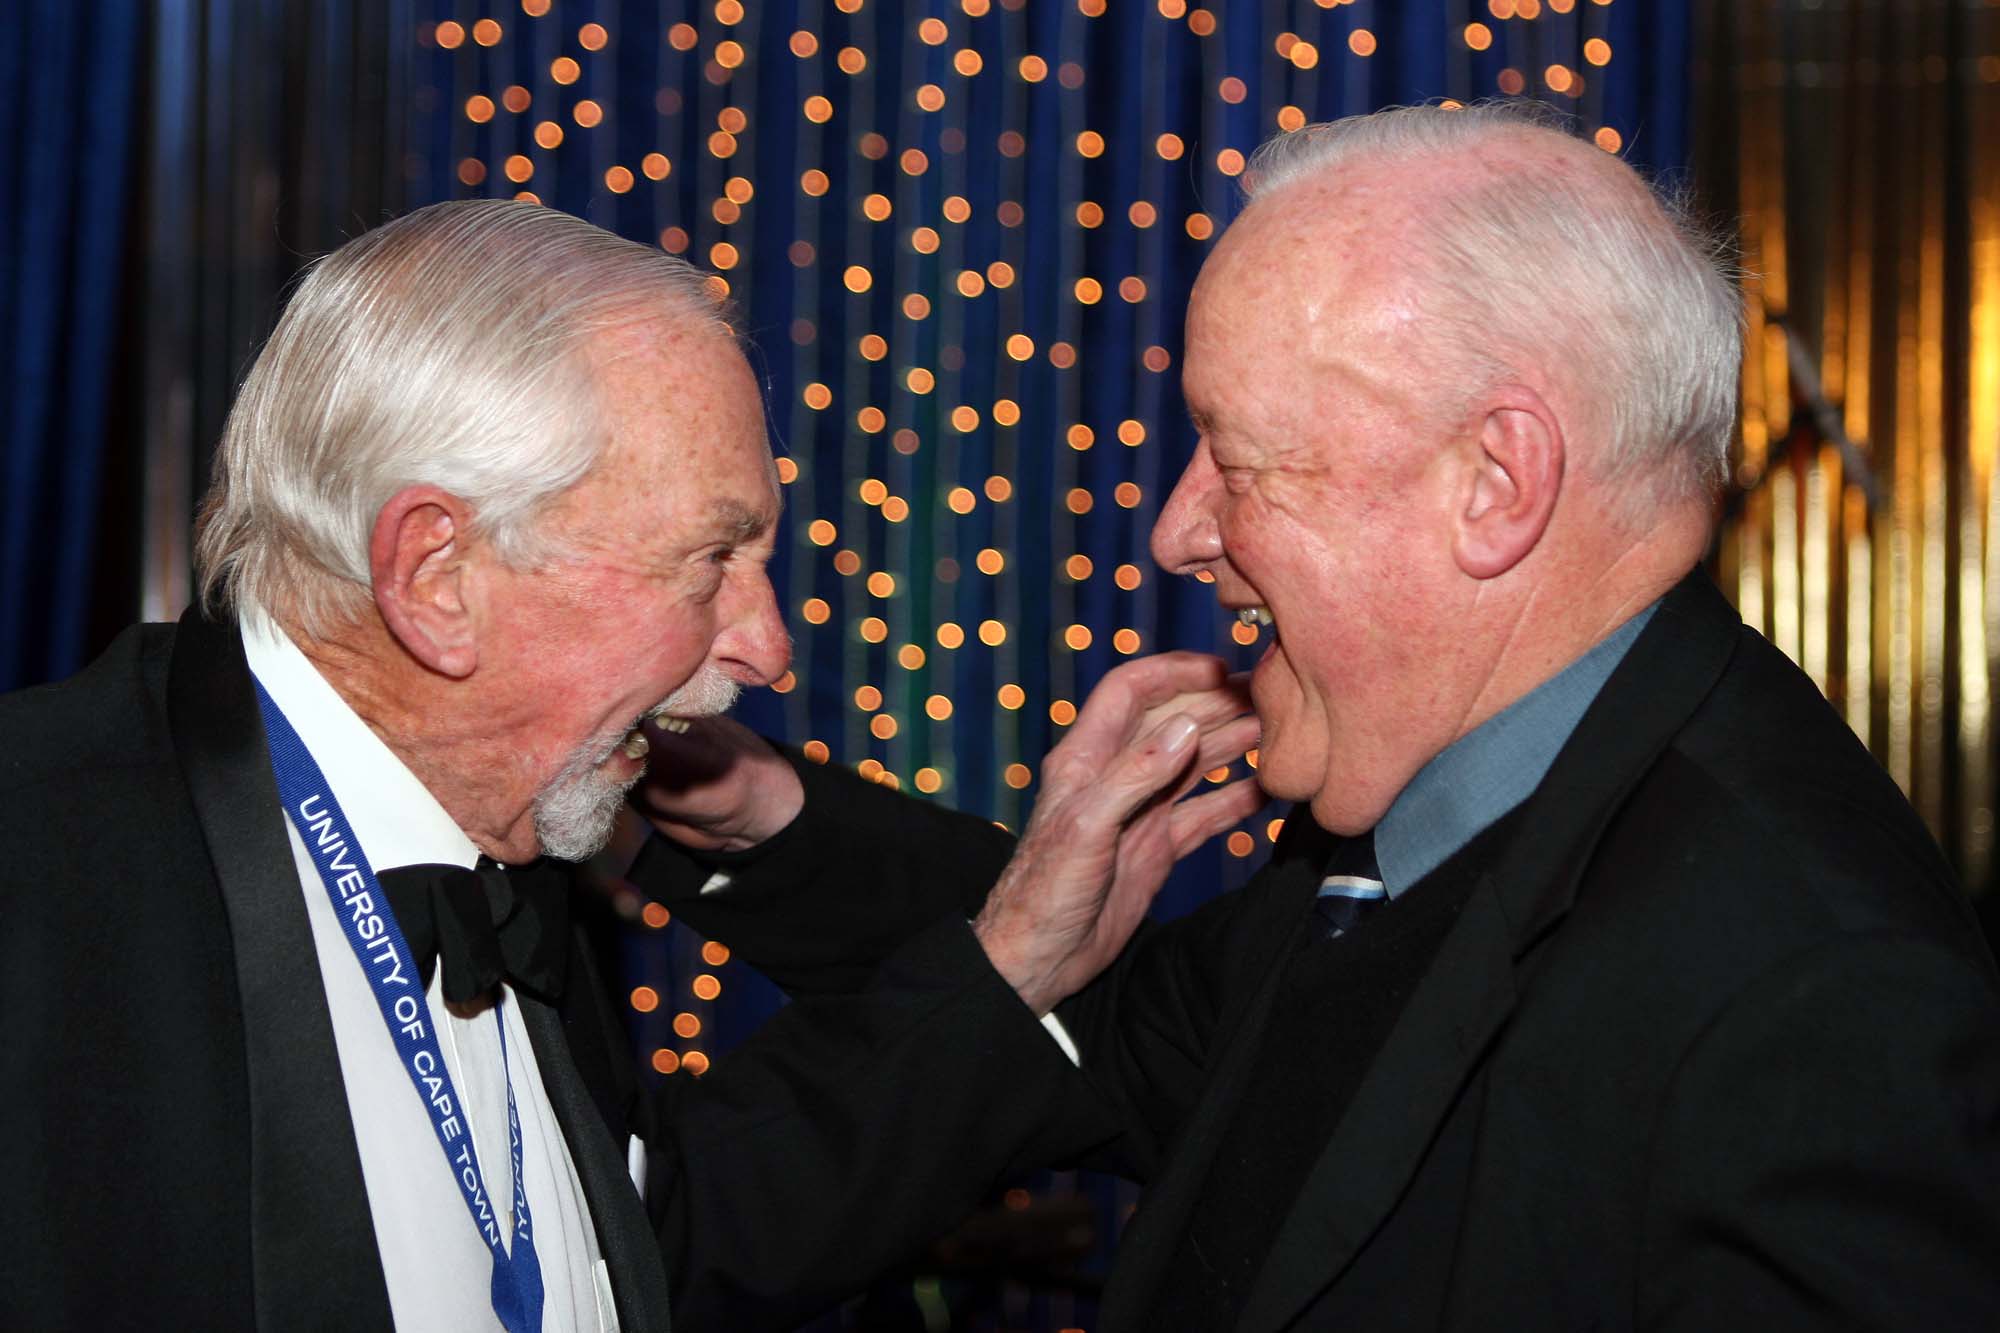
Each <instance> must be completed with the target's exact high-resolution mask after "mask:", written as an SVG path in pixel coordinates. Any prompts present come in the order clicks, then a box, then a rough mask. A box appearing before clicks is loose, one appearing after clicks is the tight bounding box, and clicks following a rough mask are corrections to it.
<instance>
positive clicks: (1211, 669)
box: [1070, 652, 1228, 748]
mask: <svg viewBox="0 0 2000 1333" xmlns="http://www.w3.org/2000/svg"><path fill="white" fill-rule="evenodd" d="M1227 679H1228V672H1227V669H1226V668H1225V667H1224V665H1223V662H1222V659H1221V658H1219V657H1211V656H1209V655H1207V654H1206V653H1188V652H1172V653H1156V654H1154V655H1153V656H1151V657H1142V658H1139V659H1138V660H1137V661H1133V662H1127V663H1125V664H1123V665H1122V666H1118V667H1114V668H1113V669H1112V670H1111V671H1109V672H1108V673H1106V675H1105V677H1104V679H1103V680H1101V681H1099V682H1098V683H1097V688H1096V689H1094V690H1092V691H1091V692H1090V697H1089V698H1088V699H1086V700H1084V703H1083V711H1082V712H1081V713H1080V714H1079V715H1078V716H1077V720H1076V724H1075V725H1074V727H1072V728H1071V733H1070V735H1071V739H1076V738H1079V737H1081V738H1085V739H1087V740H1101V741H1103V742H1106V743H1108V744H1109V745H1110V746H1111V747H1113V748H1116V747H1119V746H1121V745H1123V744H1124V743H1125V742H1126V741H1127V740H1128V739H1129V738H1130V736H1131V735H1132V733H1133V732H1134V731H1135V730H1136V729H1138V728H1139V726H1140V725H1141V724H1142V722H1143V721H1144V719H1145V715H1146V713H1147V712H1148V711H1149V710H1151V709H1153V708H1155V707H1157V706H1158V705H1160V704H1164V703H1167V702H1169V701H1170V700H1172V699H1174V698H1175V697H1177V696H1179V695H1193V694H1197V693H1200V692H1202V691H1207V690H1214V689H1218V688H1221V687H1222V686H1223V684H1224V682H1225V681H1226V680H1227ZM1163 716H1164V715H1163Z"/></svg>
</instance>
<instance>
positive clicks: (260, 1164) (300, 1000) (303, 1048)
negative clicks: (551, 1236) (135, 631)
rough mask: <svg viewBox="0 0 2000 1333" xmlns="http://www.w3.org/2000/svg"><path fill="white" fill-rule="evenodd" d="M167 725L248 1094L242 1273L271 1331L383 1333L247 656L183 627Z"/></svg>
mask: <svg viewBox="0 0 2000 1333" xmlns="http://www.w3.org/2000/svg"><path fill="white" fill-rule="evenodd" d="M167 716H168V725H169V727H170V728H171V730H172V732H173V737H174V747H175V752H176V754H177V755H178V756H179V759H180V764H181V768H182V772H183V773H184V775H185V776H186V779H187V786H188V792H189V794H190V796H191V797H192V799H193V803H194V808H195V814H196V817H197V819H198V820H199V821H200V824H201V831H202V836H203V838H204V840H205V841H206V843H207V846H208V855H209V861H210V863H211V864H212V865H213V866H214V867H215V878H216V883H217V885H218V887H219V888H220V889H221V892H222V898H223V902H224V905H225V908H226V910H227V912H228V916H229V929H230V935H231V942H232V945H233V948H234V954H235V966H236V984H237V993H238V997H239V1000H240V1002H241V1004H242V1009H243V1033H244V1053H243V1054H244V1067H245V1072H246V1074H247V1076H248V1086H249V1093H250V1134H249V1151H250V1227H251V1270H252V1282H253V1285H254V1288H255V1291H254V1300H255V1305H256V1311H257V1323H258V1325H259V1326H260V1327H266V1328H303V1327H333V1328H386V1327H388V1326H389V1324H390V1322H391V1321H390V1314H389V1293H388V1289H387V1287H386V1286H385V1284H384V1282H383V1278H382V1263H381V1256H380V1253H379V1251H378V1249H377V1246H376V1242H375V1227H374V1222H373V1220H372V1218H371V1215H370V1213H369V1210H368V1192H367V1188H366V1186H365V1185H364V1183H363V1181H362V1176H361V1158H360V1154H359V1152H358V1150H357V1149H356V1147H355V1144H354V1126H353V1124H352V1123H351V1122H350V1120H349V1119H348V1115H347V1089H346V1085H345V1084H344V1083H343V1082H342V1080H341V1076H340V1056H339V1053H338V1051H337V1050H336V1049H335V1047H334V1043H333V1020H332V1018H331V1017H330V1016H329V1015H328V1013H327V1007H326V996H325V993H324V992H323V990H322V989H321V987H320V985H319V973H318V969H317V967H316V965H315V963H314V957H315V953H314V947H313V938H312V927H311V925H310V924H309V923H308V921H307V919H306V908H305V902H304V900H303V899H302V898H301V897H300V893H299V887H298V870H297V867H296V866H295V865H294V863H293V861H292V849H291V844H290V842H289V841H288V840H287V838H286V835H285V824H284V814H283V807H282V805H281V803H280V801H279V799H278V788H277V782H276V780H275V779H274V778H273V777H272V775H271V764H270V757H269V754H268V752H267V751H266V749H265V746H264V728H263V724H262V722H261V721H260V719H259V718H258V715H257V705H256V699H255V696H254V694H253V693H252V691H251V685H250V671H249V668H248V666H246V665H245V663H244V659H243V645H242V641H241V639H240V638H238V636H237V633H236V631H235V629H234V628H233V627H230V628H223V627H221V626H217V625H213V624H210V623H209V622H207V621H206V620H204V619H202V618H201V616H200V615H199V613H198V612H196V611H190V612H189V613H188V614H187V615H185V616H183V617H182V619H181V623H180V628H179V631H178V632H177V633H176V635H175V639H174V653H173V661H172V665H171V666H170V668H169V672H168V678H167Z"/></svg>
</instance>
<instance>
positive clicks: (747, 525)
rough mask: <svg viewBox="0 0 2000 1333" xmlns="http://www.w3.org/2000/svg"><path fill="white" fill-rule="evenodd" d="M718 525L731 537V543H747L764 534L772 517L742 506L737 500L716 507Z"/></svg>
mask: <svg viewBox="0 0 2000 1333" xmlns="http://www.w3.org/2000/svg"><path fill="white" fill-rule="evenodd" d="M715 515H716V524H717V526H718V527H720V528H722V529H723V530H724V531H726V532H727V533H728V535H729V539H730V540H731V541H737V542H747V541H751V540H753V539H755V538H757V537H761V536H762V535H763V534H764V530H765V529H766V528H767V527H769V526H770V522H771V520H770V517H769V516H768V515H766V514H761V513H759V512H758V511H756V510H754V509H752V508H750V507H749V506H748V505H744V504H740V503H738V502H737V501H735V500H724V501H722V502H720V503H719V504H717V505H716V507H715Z"/></svg>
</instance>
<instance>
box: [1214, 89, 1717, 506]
mask: <svg viewBox="0 0 2000 1333" xmlns="http://www.w3.org/2000/svg"><path fill="white" fill-rule="evenodd" d="M1245 180H1246V188H1247V190H1248V192H1249V195H1250V198H1251V206H1250V208H1249V210H1248V211H1247V212H1246V214H1245V220H1246V221H1247V220H1249V219H1250V218H1252V217H1255V216H1257V215H1260V214H1262V215H1268V216H1269V218H1270V221H1271V225H1272V226H1273V227H1276V228H1287V229H1289V230H1291V231H1293V232H1294V237H1293V240H1294V244H1296V246H1297V247H1298V248H1299V251H1300V252H1301V253H1309V252H1312V251H1315V250H1321V249H1325V250H1332V251H1336V252H1344V253H1345V254H1348V255H1357V254H1358V255H1365V256H1367V258H1368V261H1369V264H1368V267H1367V268H1366V270H1365V271H1366V272H1368V273H1369V274H1370V275H1371V276H1373V277H1374V278H1375V279H1376V280H1377V281H1378V282H1379V283H1380V284H1381V285H1384V286H1387V287H1389V288H1390V289H1391V294H1389V295H1388V304H1387V307H1386V308H1387V309H1389V310H1391V311H1394V312H1396V313H1397V314H1399V315H1400V316H1401V317H1402V319H1403V320H1404V324H1403V328H1404V330H1405V331H1406V332H1407V333H1408V334H1410V335H1411V336H1413V337H1414V338H1416V339H1418V340H1420V345H1421V347H1422V355H1423V356H1424V358H1425V360H1426V361H1427V362H1428V363H1431V364H1435V365H1440V366H1445V367H1449V368H1450V371H1451V374H1452V376H1453V378H1454V379H1455V380H1456V381H1457V383H1458V386H1459V387H1460V388H1461V389H1463V390H1464V391H1466V392H1468V393H1470V392H1475V391H1476V390H1478V389H1481V388H1484V387H1487V386H1490V385H1491V384H1493V383H1495V382H1497V381H1500V380H1504V379H1510V378H1513V379H1526V380H1529V381H1532V382H1536V383H1538V384H1543V385H1554V386H1557V387H1558V388H1559V389H1560V390H1561V391H1563V392H1564V393H1565V396H1566V397H1570V398H1573V399H1574V400H1575V408H1576V420H1577V425H1578V426H1579V430H1578V431H1577V432H1576V433H1575V435H1574V436H1573V438H1572V440H1571V462H1572V465H1573V466H1577V467H1580V468H1584V469H1586V470H1588V472H1589V473H1590V474H1591V475H1593V476H1594V477H1596V478H1598V479H1600V480H1602V481H1605V482H1607V483H1615V484H1616V488H1617V490H1618V491H1619V492H1620V493H1621V495H1622V496H1623V497H1624V498H1625V499H1626V500H1627V502H1628V504H1627V508H1628V509H1629V510H1630V511H1631V512H1632V513H1633V514H1634V515H1635V516H1637V517H1645V516H1646V515H1647V512H1648V511H1649V510H1651V509H1654V508H1656V507H1657V506H1658V505H1659V504H1663V503H1664V504H1667V505H1673V504H1675V503H1678V502H1685V501H1686V500H1688V499H1691V498H1692V499H1699V500H1703V501H1706V500H1708V499H1710V498H1711V497H1713V496H1714V495H1715V494H1716V493H1717V492H1718V491H1719V490H1720V488H1721V486H1722V484H1723V481H1724V479H1725V477H1726V459H1727V453H1728V448H1729V442H1730V438H1731V435H1732V432H1733V429H1734V424H1735V417H1736V388H1737V374H1738V366H1739V364H1740V359H1741V342H1742V335H1741V311H1742V303H1741V299H1740V297H1739V295H1738V293H1737V291H1736V287H1735V284H1734V282H1733V280H1732V279H1731V277H1730V276H1729V275H1728V274H1727V272H1726V271H1725V270H1724V269H1723V268H1722V267H1721V265H1720V264H1719V263H1718V261H1717V255H1716V249H1717V247H1716V246H1715V245H1713V244H1712V243H1711V242H1709V241H1707V240H1706V239H1704V238H1703V237H1702V236H1701V235H1700V234H1699V232H1698V231H1697V230H1696V229H1695V228H1693V227H1692V226H1691V225H1690V224H1689V223H1688V222H1687V220H1686V219H1685V218H1684V217H1683V216H1682V215H1681V212H1680V210H1679V209H1678V207H1677V206H1675V205H1674V204H1673V203H1672V202H1671V201H1666V200H1662V199H1661V198H1659V197H1658V196H1656V195H1655V194H1654V192H1653V191H1652V190H1651V189H1650V188H1649V187H1648V186H1647V184H1646V182H1645V181H1644V180H1642V179H1641V178H1640V176H1639V175H1638V173H1637V172H1635V171H1633V170H1632V169H1631V168H1630V167H1629V166H1627V165H1626V164H1625V163H1624V162H1622V161H1620V160H1619V159H1617V158H1615V157H1613V156H1612V155H1610V154H1608V153H1605V152H1603V151H1601V150H1599V149H1597V148H1595V147H1593V146H1591V145H1590V144H1587V143H1584V142H1583V141H1581V140H1579V139H1577V138H1575V137H1573V136H1572V135H1570V134H1568V133H1565V132H1564V131H1563V130H1562V129H1560V128H1558V127H1557V126H1556V124H1555V123H1554V122H1553V121H1552V120H1551V118H1550V117H1549V116H1548V114H1547V113H1544V112H1540V111H1538V110H1536V109H1534V108H1531V107H1526V106H1522V105H1518V104H1494V105H1488V106H1478V107H1470V108H1464V109H1459V110H1447V109H1444V108H1441V107H1405V108H1395V109H1392V110H1388V111H1383V112H1378V113H1376V114H1375V115H1372V116H1358V117H1353V118H1351V119H1348V120H1343V121H1338V122H1335V123H1333V124H1328V125H1316V126H1310V127H1308V128H1306V129H1304V130H1300V131H1298V132H1296V133H1294V134H1288V135H1284V136H1282V137H1280V138H1278V139H1274V140H1272V141H1271V142H1270V143H1268V144H1266V145H1265V146H1264V148H1263V149H1262V150H1261V151H1260V152H1259V153H1258V154H1257V156H1256V158H1255V159H1254V160H1253V161H1252V163H1251V166H1250V169H1249V171H1248V172H1247V173H1246V177H1245ZM1356 271H1357V270H1356V269H1355V268H1354V267H1352V266H1348V267H1347V268H1346V269H1345V272H1346V273H1347V274H1349V275H1352V274H1353V273H1355V272H1356Z"/></svg>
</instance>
